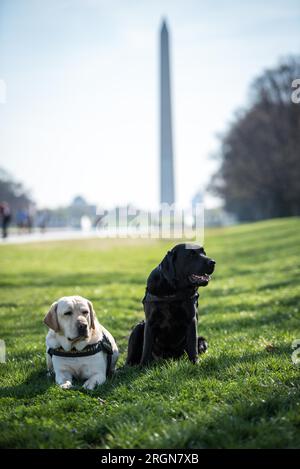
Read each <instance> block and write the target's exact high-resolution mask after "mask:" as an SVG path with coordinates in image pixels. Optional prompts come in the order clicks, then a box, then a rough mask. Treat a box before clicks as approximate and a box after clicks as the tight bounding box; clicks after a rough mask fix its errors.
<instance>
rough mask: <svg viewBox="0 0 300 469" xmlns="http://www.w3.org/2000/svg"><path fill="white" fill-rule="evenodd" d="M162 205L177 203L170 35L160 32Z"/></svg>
mask: <svg viewBox="0 0 300 469" xmlns="http://www.w3.org/2000/svg"><path fill="white" fill-rule="evenodd" d="M160 203H161V204H162V203H168V204H173V203H175V188H174V165H173V138H172V108H171V90H170V56H169V33H168V29H167V25H166V22H165V21H163V22H162V26H161V30H160Z"/></svg>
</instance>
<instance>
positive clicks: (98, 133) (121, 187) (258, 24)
mask: <svg viewBox="0 0 300 469" xmlns="http://www.w3.org/2000/svg"><path fill="white" fill-rule="evenodd" d="M163 19H165V20H166V21H167V24H168V28H169V33H170V46H171V48H170V54H171V55H170V59H171V64H170V65H171V93H172V110H173V112H172V114H173V136H174V166H175V188H176V203H177V205H178V206H179V207H182V208H186V207H189V206H191V205H193V203H195V202H197V201H200V202H202V201H203V202H204V205H205V210H206V212H205V220H206V224H207V225H224V224H229V223H238V222H243V221H250V220H260V219H265V218H274V217H283V216H296V215H299V212H300V185H299V174H300V92H299V93H298V94H297V86H298V87H299V88H300V84H298V85H297V82H295V80H297V79H300V55H299V54H300V30H299V24H300V3H299V1H298V0H269V1H266V2H261V1H259V0H253V1H251V2H250V1H248V2H240V1H237V0H214V1H208V0H204V1H198V0H185V1H184V2H183V1H179V0H170V1H168V0H159V1H158V0H153V1H151V2H149V1H146V0H142V1H141V0H139V1H138V0H111V1H108V0H105V1H104V0H44V1H39V0H26V1H24V0H1V1H0V168H1V169H0V202H1V204H0V211H1V217H2V224H3V223H4V224H5V223H6V227H4V231H5V230H6V231H7V228H8V227H9V228H10V229H11V230H12V232H13V233H15V234H17V233H19V234H24V233H25V232H26V233H27V232H31V231H34V230H38V231H40V232H44V231H46V230H51V229H57V228H60V229H66V228H72V229H79V228H83V229H85V230H88V229H89V228H90V227H93V226H94V225H95V224H96V222H97V212H99V208H100V211H101V210H102V211H103V210H107V211H110V210H113V209H114V208H115V207H128V206H130V207H136V208H137V209H140V210H142V211H156V210H157V209H158V206H159V31H160V27H161V23H162V20H163ZM293 83H294V87H293ZM293 93H294V95H293ZM293 96H294V99H293ZM298 97H299V99H298ZM5 220H6V222H5ZM2 228H3V227H2ZM6 234H7V233H6ZM4 235H5V232H4Z"/></svg>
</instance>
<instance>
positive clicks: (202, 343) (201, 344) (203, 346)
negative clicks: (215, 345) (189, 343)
mask: <svg viewBox="0 0 300 469" xmlns="http://www.w3.org/2000/svg"><path fill="white" fill-rule="evenodd" d="M207 349H208V343H207V341H206V339H205V338H204V337H198V353H205V352H206V351H207Z"/></svg>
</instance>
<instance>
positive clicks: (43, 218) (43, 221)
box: [37, 210, 49, 233]
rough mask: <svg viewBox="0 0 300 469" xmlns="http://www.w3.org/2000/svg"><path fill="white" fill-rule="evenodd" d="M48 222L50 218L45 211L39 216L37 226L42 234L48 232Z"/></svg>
mask: <svg viewBox="0 0 300 469" xmlns="http://www.w3.org/2000/svg"><path fill="white" fill-rule="evenodd" d="M48 220H49V216H48V213H47V211H46V210H44V211H43V212H41V213H40V214H39V216H38V220H37V225H38V227H39V229H40V230H41V233H44V232H45V231H46V226H47V223H48Z"/></svg>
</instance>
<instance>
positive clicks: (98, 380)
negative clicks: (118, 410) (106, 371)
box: [83, 375, 106, 391]
mask: <svg viewBox="0 0 300 469" xmlns="http://www.w3.org/2000/svg"><path fill="white" fill-rule="evenodd" d="M105 380H106V378H105V377H104V376H100V375H97V376H91V377H90V378H89V379H87V380H86V382H85V383H84V384H83V387H84V389H89V390H90V391H92V390H93V389H95V387H96V386H99V385H100V384H103V383H105Z"/></svg>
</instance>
